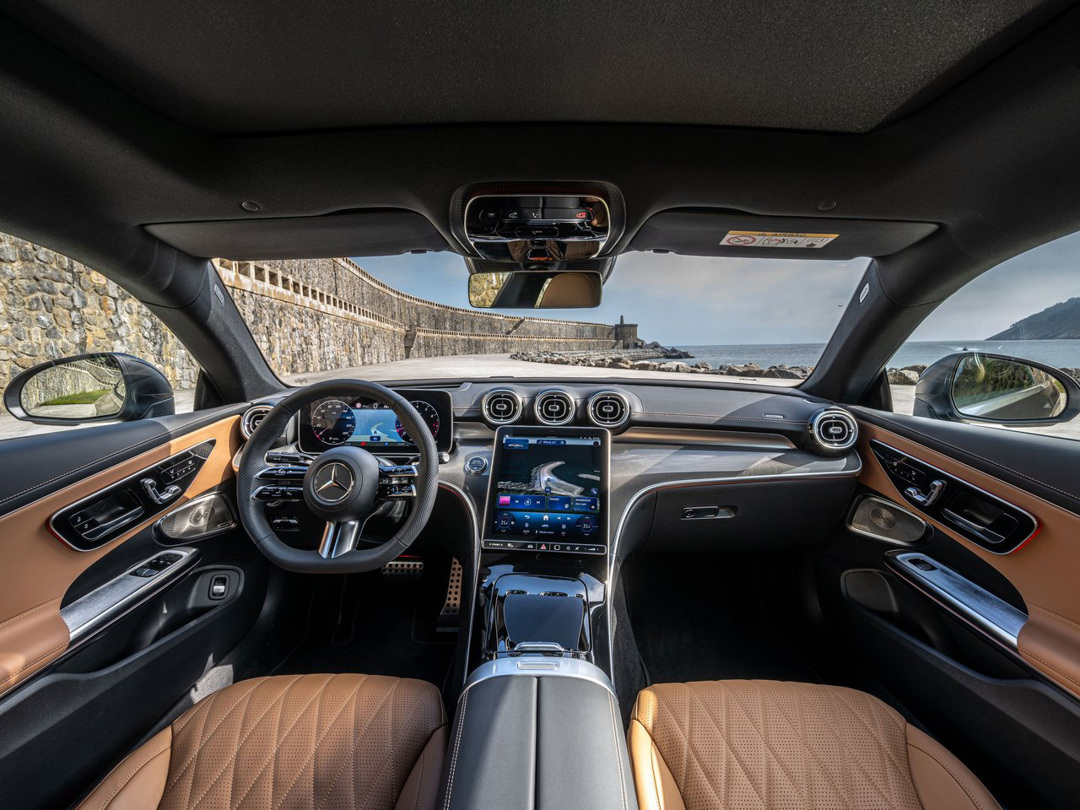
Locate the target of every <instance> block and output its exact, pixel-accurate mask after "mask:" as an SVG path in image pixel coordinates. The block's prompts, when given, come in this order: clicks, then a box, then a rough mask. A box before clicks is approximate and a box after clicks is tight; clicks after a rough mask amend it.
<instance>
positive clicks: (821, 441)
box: [807, 408, 859, 453]
mask: <svg viewBox="0 0 1080 810" xmlns="http://www.w3.org/2000/svg"><path fill="white" fill-rule="evenodd" d="M807 431H808V432H809V434H810V440H811V442H813V443H814V444H815V445H816V446H817V447H818V449H819V450H821V451H823V452H826V453H844V452H847V451H848V450H850V449H851V448H852V447H854V446H855V442H856V441H858V439H859V424H858V423H857V422H856V421H855V417H854V416H852V415H851V414H850V413H848V412H847V411H845V410H843V409H841V408H823V409H821V410H820V411H818V412H817V413H815V414H814V415H813V416H812V417H811V418H810V422H809V424H808V425H807Z"/></svg>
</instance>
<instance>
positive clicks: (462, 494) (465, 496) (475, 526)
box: [438, 481, 480, 678]
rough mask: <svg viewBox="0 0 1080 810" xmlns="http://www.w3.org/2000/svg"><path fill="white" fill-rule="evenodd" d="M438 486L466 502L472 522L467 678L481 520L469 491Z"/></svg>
mask: <svg viewBox="0 0 1080 810" xmlns="http://www.w3.org/2000/svg"><path fill="white" fill-rule="evenodd" d="M438 486H440V487H442V488H443V489H445V490H446V491H447V492H451V493H453V494H454V495H456V496H457V498H458V500H460V501H461V502H462V503H463V504H465V510H466V511H467V512H468V513H469V520H470V521H471V522H472V535H473V560H472V562H473V565H472V588H471V591H472V595H471V596H470V597H469V626H468V629H467V630H466V632H465V665H464V668H463V669H462V671H461V676H462V677H463V678H467V677H468V675H469V651H470V650H472V636H473V623H474V622H475V619H476V613H475V611H476V598H477V595H478V591H479V582H478V581H477V580H479V578H480V522H479V520H477V517H476V504H474V503H473V499H472V497H470V495H469V493H467V492H466V491H465V490H463V489H462V488H461V487H459V486H457V485H456V484H451V483H449V482H448V481H439V483H438Z"/></svg>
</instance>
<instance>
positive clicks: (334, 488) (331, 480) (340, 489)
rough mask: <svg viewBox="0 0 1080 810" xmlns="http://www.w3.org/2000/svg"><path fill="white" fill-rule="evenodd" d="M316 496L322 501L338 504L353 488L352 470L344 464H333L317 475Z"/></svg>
mask: <svg viewBox="0 0 1080 810" xmlns="http://www.w3.org/2000/svg"><path fill="white" fill-rule="evenodd" d="M314 484H315V495H316V496H317V497H318V498H319V500H321V501H326V502H327V503H337V502H338V501H340V500H341V499H342V498H344V497H345V496H346V495H348V494H349V493H350V492H352V488H353V474H352V470H350V469H349V468H348V467H346V466H345V465H344V464H340V463H338V462H336V461H335V462H332V463H330V464H327V465H326V466H325V467H323V468H322V469H321V470H319V471H318V472H317V473H315V480H314Z"/></svg>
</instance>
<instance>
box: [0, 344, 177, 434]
mask: <svg viewBox="0 0 1080 810" xmlns="http://www.w3.org/2000/svg"><path fill="white" fill-rule="evenodd" d="M4 407H5V408H7V411H8V413H10V414H11V415H12V416H14V417H15V418H16V419H21V420H22V421H24V422H36V423H37V424H41V425H77V424H81V423H83V422H105V421H117V422H130V421H132V420H134V419H147V418H149V417H154V416H170V415H171V414H173V413H175V412H176V410H175V406H174V403H173V390H172V386H171V385H169V381H168V380H167V379H165V376H164V375H163V374H162V373H161V372H160V371H158V370H157V369H156V368H154V367H153V366H152V365H150V364H149V363H147V362H145V361H143V360H140V359H139V358H138V357H132V356H131V355H130V354H115V353H112V352H110V353H104V354H80V355H78V356H77V357H64V358H61V359H60V360H52V361H50V362H48V363H42V364H40V365H37V366H34V367H33V368H28V369H27V370H26V371H24V372H22V373H21V374H19V375H17V376H16V377H15V378H14V379H13V380H12V381H11V382H10V383H9V384H8V387H7V390H5V391H4Z"/></svg>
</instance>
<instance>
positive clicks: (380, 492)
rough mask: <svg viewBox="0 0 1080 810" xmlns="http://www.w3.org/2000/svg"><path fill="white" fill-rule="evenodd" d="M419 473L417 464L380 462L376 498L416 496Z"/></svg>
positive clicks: (396, 498) (384, 499)
mask: <svg viewBox="0 0 1080 810" xmlns="http://www.w3.org/2000/svg"><path fill="white" fill-rule="evenodd" d="M418 475H419V472H418V471H417V469H416V465H415V464H380V465H379V486H378V489H377V490H376V492H375V498H376V500H379V501H396V500H402V499H406V498H415V497H416V478H417V476H418Z"/></svg>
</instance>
